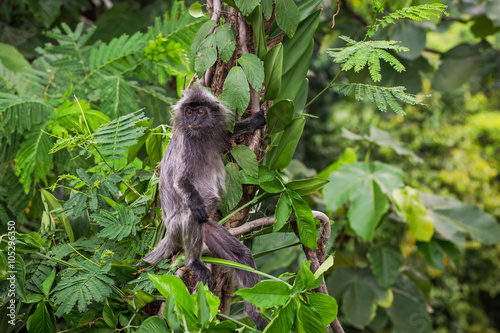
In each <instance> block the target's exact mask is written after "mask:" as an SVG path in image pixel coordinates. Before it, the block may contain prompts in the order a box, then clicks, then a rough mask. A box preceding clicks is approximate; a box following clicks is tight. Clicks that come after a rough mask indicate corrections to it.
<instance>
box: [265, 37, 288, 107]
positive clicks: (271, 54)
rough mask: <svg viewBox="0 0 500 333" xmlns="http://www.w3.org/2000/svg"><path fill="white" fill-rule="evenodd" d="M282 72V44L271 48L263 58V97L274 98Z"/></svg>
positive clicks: (276, 94) (277, 91) (279, 85)
mask: <svg viewBox="0 0 500 333" xmlns="http://www.w3.org/2000/svg"><path fill="white" fill-rule="evenodd" d="M282 73H283V44H281V43H280V44H278V45H276V46H274V47H273V48H271V49H270V50H269V51H268V52H267V54H266V59H265V60H264V85H265V87H266V90H265V92H264V97H265V98H266V99H267V100H274V99H275V98H276V97H277V96H278V94H279V93H280V89H281V78H282Z"/></svg>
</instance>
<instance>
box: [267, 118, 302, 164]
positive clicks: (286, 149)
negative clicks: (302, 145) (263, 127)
mask: <svg viewBox="0 0 500 333" xmlns="http://www.w3.org/2000/svg"><path fill="white" fill-rule="evenodd" d="M305 123H306V121H305V119H303V118H298V119H295V120H293V121H292V123H291V124H290V126H289V127H288V128H287V129H285V131H284V132H283V135H281V138H280V140H279V143H278V145H277V146H276V147H273V149H271V151H270V152H269V153H268V154H267V155H266V158H265V160H264V161H265V164H266V165H267V166H269V167H270V168H271V169H284V168H285V167H286V166H287V165H288V164H289V163H290V161H291V160H292V157H293V154H294V153H295V149H296V148H297V145H298V143H299V140H300V136H301V135H302V131H303V130H304V126H305Z"/></svg>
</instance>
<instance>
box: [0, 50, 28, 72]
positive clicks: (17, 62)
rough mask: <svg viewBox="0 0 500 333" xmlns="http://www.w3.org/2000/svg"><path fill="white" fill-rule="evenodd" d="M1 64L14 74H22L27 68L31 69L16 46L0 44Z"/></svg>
mask: <svg viewBox="0 0 500 333" xmlns="http://www.w3.org/2000/svg"><path fill="white" fill-rule="evenodd" d="M0 62H1V63H2V64H3V65H4V66H5V67H6V68H8V69H9V70H11V71H13V72H20V71H23V70H24V69H25V67H31V65H30V63H29V62H28V61H27V60H26V58H24V56H23V54H22V53H21V52H19V51H18V50H17V49H16V48H15V47H14V46H12V45H9V44H4V43H0Z"/></svg>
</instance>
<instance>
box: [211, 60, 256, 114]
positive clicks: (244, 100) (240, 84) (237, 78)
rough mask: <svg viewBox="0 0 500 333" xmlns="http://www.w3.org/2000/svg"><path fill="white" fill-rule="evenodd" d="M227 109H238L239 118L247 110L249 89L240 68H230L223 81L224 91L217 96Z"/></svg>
mask: <svg viewBox="0 0 500 333" xmlns="http://www.w3.org/2000/svg"><path fill="white" fill-rule="evenodd" d="M219 97H220V98H221V99H222V100H223V101H224V102H225V103H226V105H227V107H228V108H230V109H232V110H234V109H238V113H239V114H240V116H241V115H242V114H243V112H245V110H246V109H247V106H248V103H249V102H250V87H249V86H248V81H247V77H246V75H245V72H244V71H243V69H242V68H241V67H238V66H235V67H233V68H231V70H230V71H229V74H227V77H226V81H224V91H223V92H222V94H221V95H220V96H219Z"/></svg>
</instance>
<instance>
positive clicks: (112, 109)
mask: <svg viewBox="0 0 500 333" xmlns="http://www.w3.org/2000/svg"><path fill="white" fill-rule="evenodd" d="M102 83H103V84H102V86H101V93H100V94H99V97H100V99H101V100H102V101H103V102H102V104H101V107H100V110H101V112H102V113H104V114H106V115H108V116H110V117H111V118H117V117H119V116H121V115H126V114H129V113H132V112H134V111H137V110H138V109H139V106H138V105H137V102H136V97H135V94H134V92H133V91H132V88H130V86H129V84H128V82H127V81H126V80H125V79H124V78H123V77H122V76H121V75H116V76H107V77H106V78H104V80H103V82H102Z"/></svg>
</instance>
